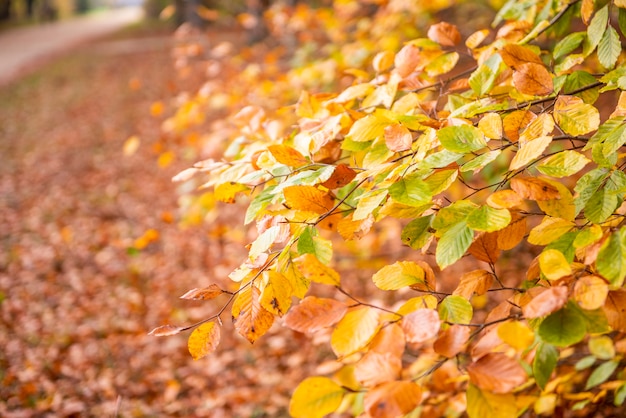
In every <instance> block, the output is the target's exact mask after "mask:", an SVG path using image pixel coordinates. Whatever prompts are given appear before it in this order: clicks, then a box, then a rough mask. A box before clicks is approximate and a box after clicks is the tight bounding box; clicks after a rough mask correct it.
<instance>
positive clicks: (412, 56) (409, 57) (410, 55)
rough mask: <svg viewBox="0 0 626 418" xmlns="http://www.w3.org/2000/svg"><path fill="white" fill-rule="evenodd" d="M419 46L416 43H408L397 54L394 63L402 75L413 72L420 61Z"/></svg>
mask: <svg viewBox="0 0 626 418" xmlns="http://www.w3.org/2000/svg"><path fill="white" fill-rule="evenodd" d="M420 58H421V56H420V52H419V48H417V47H416V46H415V45H412V44H407V45H405V46H403V47H402V49H401V50H400V51H399V52H398V53H397V54H396V57H395V59H394V64H395V66H396V71H397V72H398V74H400V76H401V77H406V76H407V75H409V74H411V73H412V72H413V70H415V68H416V67H417V65H418V64H419V62H420Z"/></svg>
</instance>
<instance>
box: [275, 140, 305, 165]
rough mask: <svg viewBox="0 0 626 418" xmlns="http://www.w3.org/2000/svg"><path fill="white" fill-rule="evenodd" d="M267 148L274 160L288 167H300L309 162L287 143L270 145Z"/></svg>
mask: <svg viewBox="0 0 626 418" xmlns="http://www.w3.org/2000/svg"><path fill="white" fill-rule="evenodd" d="M267 149H268V151H269V152H270V153H272V155H273V156H274V158H276V161H278V162H279V163H281V164H285V165H287V166H289V167H300V166H303V165H305V164H307V163H308V162H309V161H308V160H307V158H306V157H305V156H304V155H302V154H300V152H299V151H298V150H296V149H294V148H291V147H289V146H287V145H270V146H269V147H267Z"/></svg>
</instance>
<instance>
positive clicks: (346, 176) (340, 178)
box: [322, 164, 356, 190]
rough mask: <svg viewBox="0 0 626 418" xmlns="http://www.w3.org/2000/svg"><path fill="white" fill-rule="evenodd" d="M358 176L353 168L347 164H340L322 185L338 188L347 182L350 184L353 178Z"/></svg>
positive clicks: (328, 187)
mask: <svg viewBox="0 0 626 418" xmlns="http://www.w3.org/2000/svg"><path fill="white" fill-rule="evenodd" d="M355 177H356V171H354V170H353V169H351V168H350V167H348V166H347V165H345V164H339V165H338V166H336V167H335V171H333V174H332V175H331V176H330V178H329V179H328V180H326V181H325V182H324V183H322V186H324V187H326V188H327V189H331V190H332V189H338V188H340V187H343V186H345V185H347V184H350V182H351V181H352V180H354V178H355Z"/></svg>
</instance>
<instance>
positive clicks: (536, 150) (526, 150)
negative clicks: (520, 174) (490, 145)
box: [509, 136, 552, 171]
mask: <svg viewBox="0 0 626 418" xmlns="http://www.w3.org/2000/svg"><path fill="white" fill-rule="evenodd" d="M551 142H552V137H551V136H540V137H538V138H535V139H533V140H530V141H528V142H521V141H520V142H519V145H520V149H519V150H518V151H517V153H515V156H514V157H513V159H512V160H511V165H510V166H509V170H511V171H513V170H518V169H520V168H522V167H524V166H525V165H527V164H528V163H530V162H531V161H533V160H534V159H535V158H537V157H539V156H540V155H541V154H543V151H544V150H545V149H546V148H547V147H548V145H550V143H551Z"/></svg>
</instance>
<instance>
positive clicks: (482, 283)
mask: <svg viewBox="0 0 626 418" xmlns="http://www.w3.org/2000/svg"><path fill="white" fill-rule="evenodd" d="M492 283H493V274H491V273H489V272H488V271H486V270H474V271H470V272H467V273H464V274H463V275H462V276H461V281H460V282H459V285H458V286H457V288H456V289H455V290H454V292H453V293H452V294H453V295H460V296H463V297H464V298H465V299H470V298H471V297H472V296H473V295H474V293H476V294H478V295H483V294H484V293H485V292H487V290H489V288H490V287H491V284H492Z"/></svg>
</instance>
